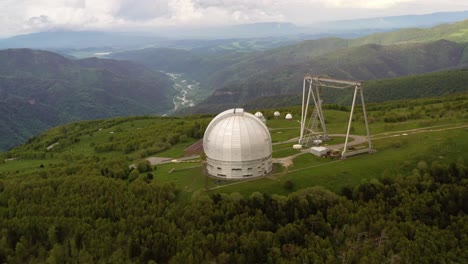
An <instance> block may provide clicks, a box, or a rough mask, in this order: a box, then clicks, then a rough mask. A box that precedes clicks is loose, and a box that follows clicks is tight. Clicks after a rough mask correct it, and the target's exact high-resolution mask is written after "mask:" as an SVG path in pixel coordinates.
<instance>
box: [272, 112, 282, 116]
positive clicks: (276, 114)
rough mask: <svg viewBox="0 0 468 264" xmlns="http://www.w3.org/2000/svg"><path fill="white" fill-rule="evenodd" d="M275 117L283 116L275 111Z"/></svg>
mask: <svg viewBox="0 0 468 264" xmlns="http://www.w3.org/2000/svg"><path fill="white" fill-rule="evenodd" d="M273 115H274V116H280V115H281V113H280V112H278V111H275V113H274V114H273Z"/></svg>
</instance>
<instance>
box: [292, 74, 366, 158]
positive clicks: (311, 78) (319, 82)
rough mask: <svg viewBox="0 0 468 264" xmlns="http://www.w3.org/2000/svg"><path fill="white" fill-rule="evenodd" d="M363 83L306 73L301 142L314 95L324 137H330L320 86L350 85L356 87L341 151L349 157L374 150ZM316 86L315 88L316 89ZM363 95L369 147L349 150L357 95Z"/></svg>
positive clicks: (303, 92) (347, 86)
mask: <svg viewBox="0 0 468 264" xmlns="http://www.w3.org/2000/svg"><path fill="white" fill-rule="evenodd" d="M307 83H308V84H309V85H308V86H309V87H308V89H307V90H308V91H307V94H306V87H307ZM362 84H363V82H361V81H346V80H339V79H332V78H327V77H321V76H315V75H310V74H306V75H304V83H303V87H302V114H301V132H300V136H299V144H302V143H303V140H304V136H305V132H306V130H308V128H307V127H306V122H307V114H308V107H309V103H310V97H311V96H312V100H313V102H314V105H315V107H316V109H317V112H318V118H319V120H320V124H321V126H322V129H323V134H324V137H325V138H326V137H328V135H327V129H326V126H325V117H324V115H323V110H322V103H321V102H322V100H321V99H320V89H319V88H320V87H326V88H333V89H347V88H350V87H354V96H353V102H352V105H351V112H350V115H349V122H348V129H347V131H346V139H345V144H344V148H343V151H342V153H341V156H342V157H347V156H352V155H355V154H360V153H370V152H373V151H374V150H373V149H372V142H371V138H370V131H369V124H368V121H367V113H366V105H365V102H364V93H363V90H362ZM314 88H315V89H314ZM358 91H359V94H360V96H361V103H362V111H363V115H364V122H365V124H366V132H367V142H368V145H369V146H368V148H367V149H362V150H359V151H353V152H349V151H348V140H349V133H350V130H351V125H352V122H353V114H354V107H355V105H356V97H357V94H358Z"/></svg>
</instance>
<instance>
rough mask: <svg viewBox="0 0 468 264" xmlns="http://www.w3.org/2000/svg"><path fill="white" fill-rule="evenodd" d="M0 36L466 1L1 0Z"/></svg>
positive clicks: (301, 18)
mask: <svg viewBox="0 0 468 264" xmlns="http://www.w3.org/2000/svg"><path fill="white" fill-rule="evenodd" d="M0 10H1V16H0V37H7V36H12V35H17V34H25V33H31V32H38V31H45V30H52V29H72V30H113V31H131V30H143V31H144V30H150V29H151V28H154V27H160V26H200V27H202V26H219V25H231V24H244V23H255V22H272V21H279V22H292V23H295V24H298V25H308V24H313V23H316V22H320V21H331V20H342V19H353V18H369V17H382V16H395V15H407V14H427V13H434V12H443V11H462V10H468V0H0Z"/></svg>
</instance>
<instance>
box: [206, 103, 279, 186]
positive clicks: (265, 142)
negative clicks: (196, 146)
mask: <svg viewBox="0 0 468 264" xmlns="http://www.w3.org/2000/svg"><path fill="white" fill-rule="evenodd" d="M203 148H204V150H205V154H206V161H207V165H206V168H207V172H208V174H210V175H211V176H215V177H218V178H227V179H242V178H250V177H258V176H263V175H265V174H268V173H270V172H271V169H272V160H271V153H272V147H271V136H270V132H269V131H268V128H267V127H266V126H265V124H263V123H262V121H260V119H258V118H257V117H256V116H254V115H252V114H250V113H247V112H244V109H242V108H236V109H230V110H226V111H224V112H222V113H220V114H219V115H217V116H216V117H215V118H214V119H213V120H212V121H211V122H210V124H209V125H208V127H207V128H206V131H205V135H204V137H203Z"/></svg>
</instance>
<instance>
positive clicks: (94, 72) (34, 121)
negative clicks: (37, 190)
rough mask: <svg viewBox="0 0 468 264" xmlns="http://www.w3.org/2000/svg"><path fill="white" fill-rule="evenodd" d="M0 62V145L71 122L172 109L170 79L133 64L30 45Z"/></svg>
mask: <svg viewBox="0 0 468 264" xmlns="http://www.w3.org/2000/svg"><path fill="white" fill-rule="evenodd" d="M0 61H1V62H2V63H1V64H0V102H1V107H0V115H1V116H2V117H3V118H2V120H1V124H0V149H7V148H10V147H13V146H15V145H17V144H19V143H22V142H24V141H25V140H26V139H27V138H29V137H31V136H32V135H35V134H37V133H39V132H41V131H44V129H46V128H50V127H52V126H57V125H59V124H64V123H67V122H70V121H75V120H84V119H96V118H105V117H112V116H123V115H136V114H139V115H142V114H161V113H163V112H164V111H166V110H168V109H170V108H171V107H172V105H171V99H170V98H168V96H169V95H170V94H171V92H172V91H171V88H172V82H171V81H170V79H169V78H168V77H167V76H166V75H164V74H161V73H159V72H154V71H152V70H149V69H148V68H146V67H144V66H140V65H136V64H134V63H130V62H122V61H116V60H102V59H95V58H94V59H84V60H70V59H67V58H65V57H62V56H60V55H57V54H54V53H51V52H46V51H36V50H28V49H19V50H3V51H0Z"/></svg>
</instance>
